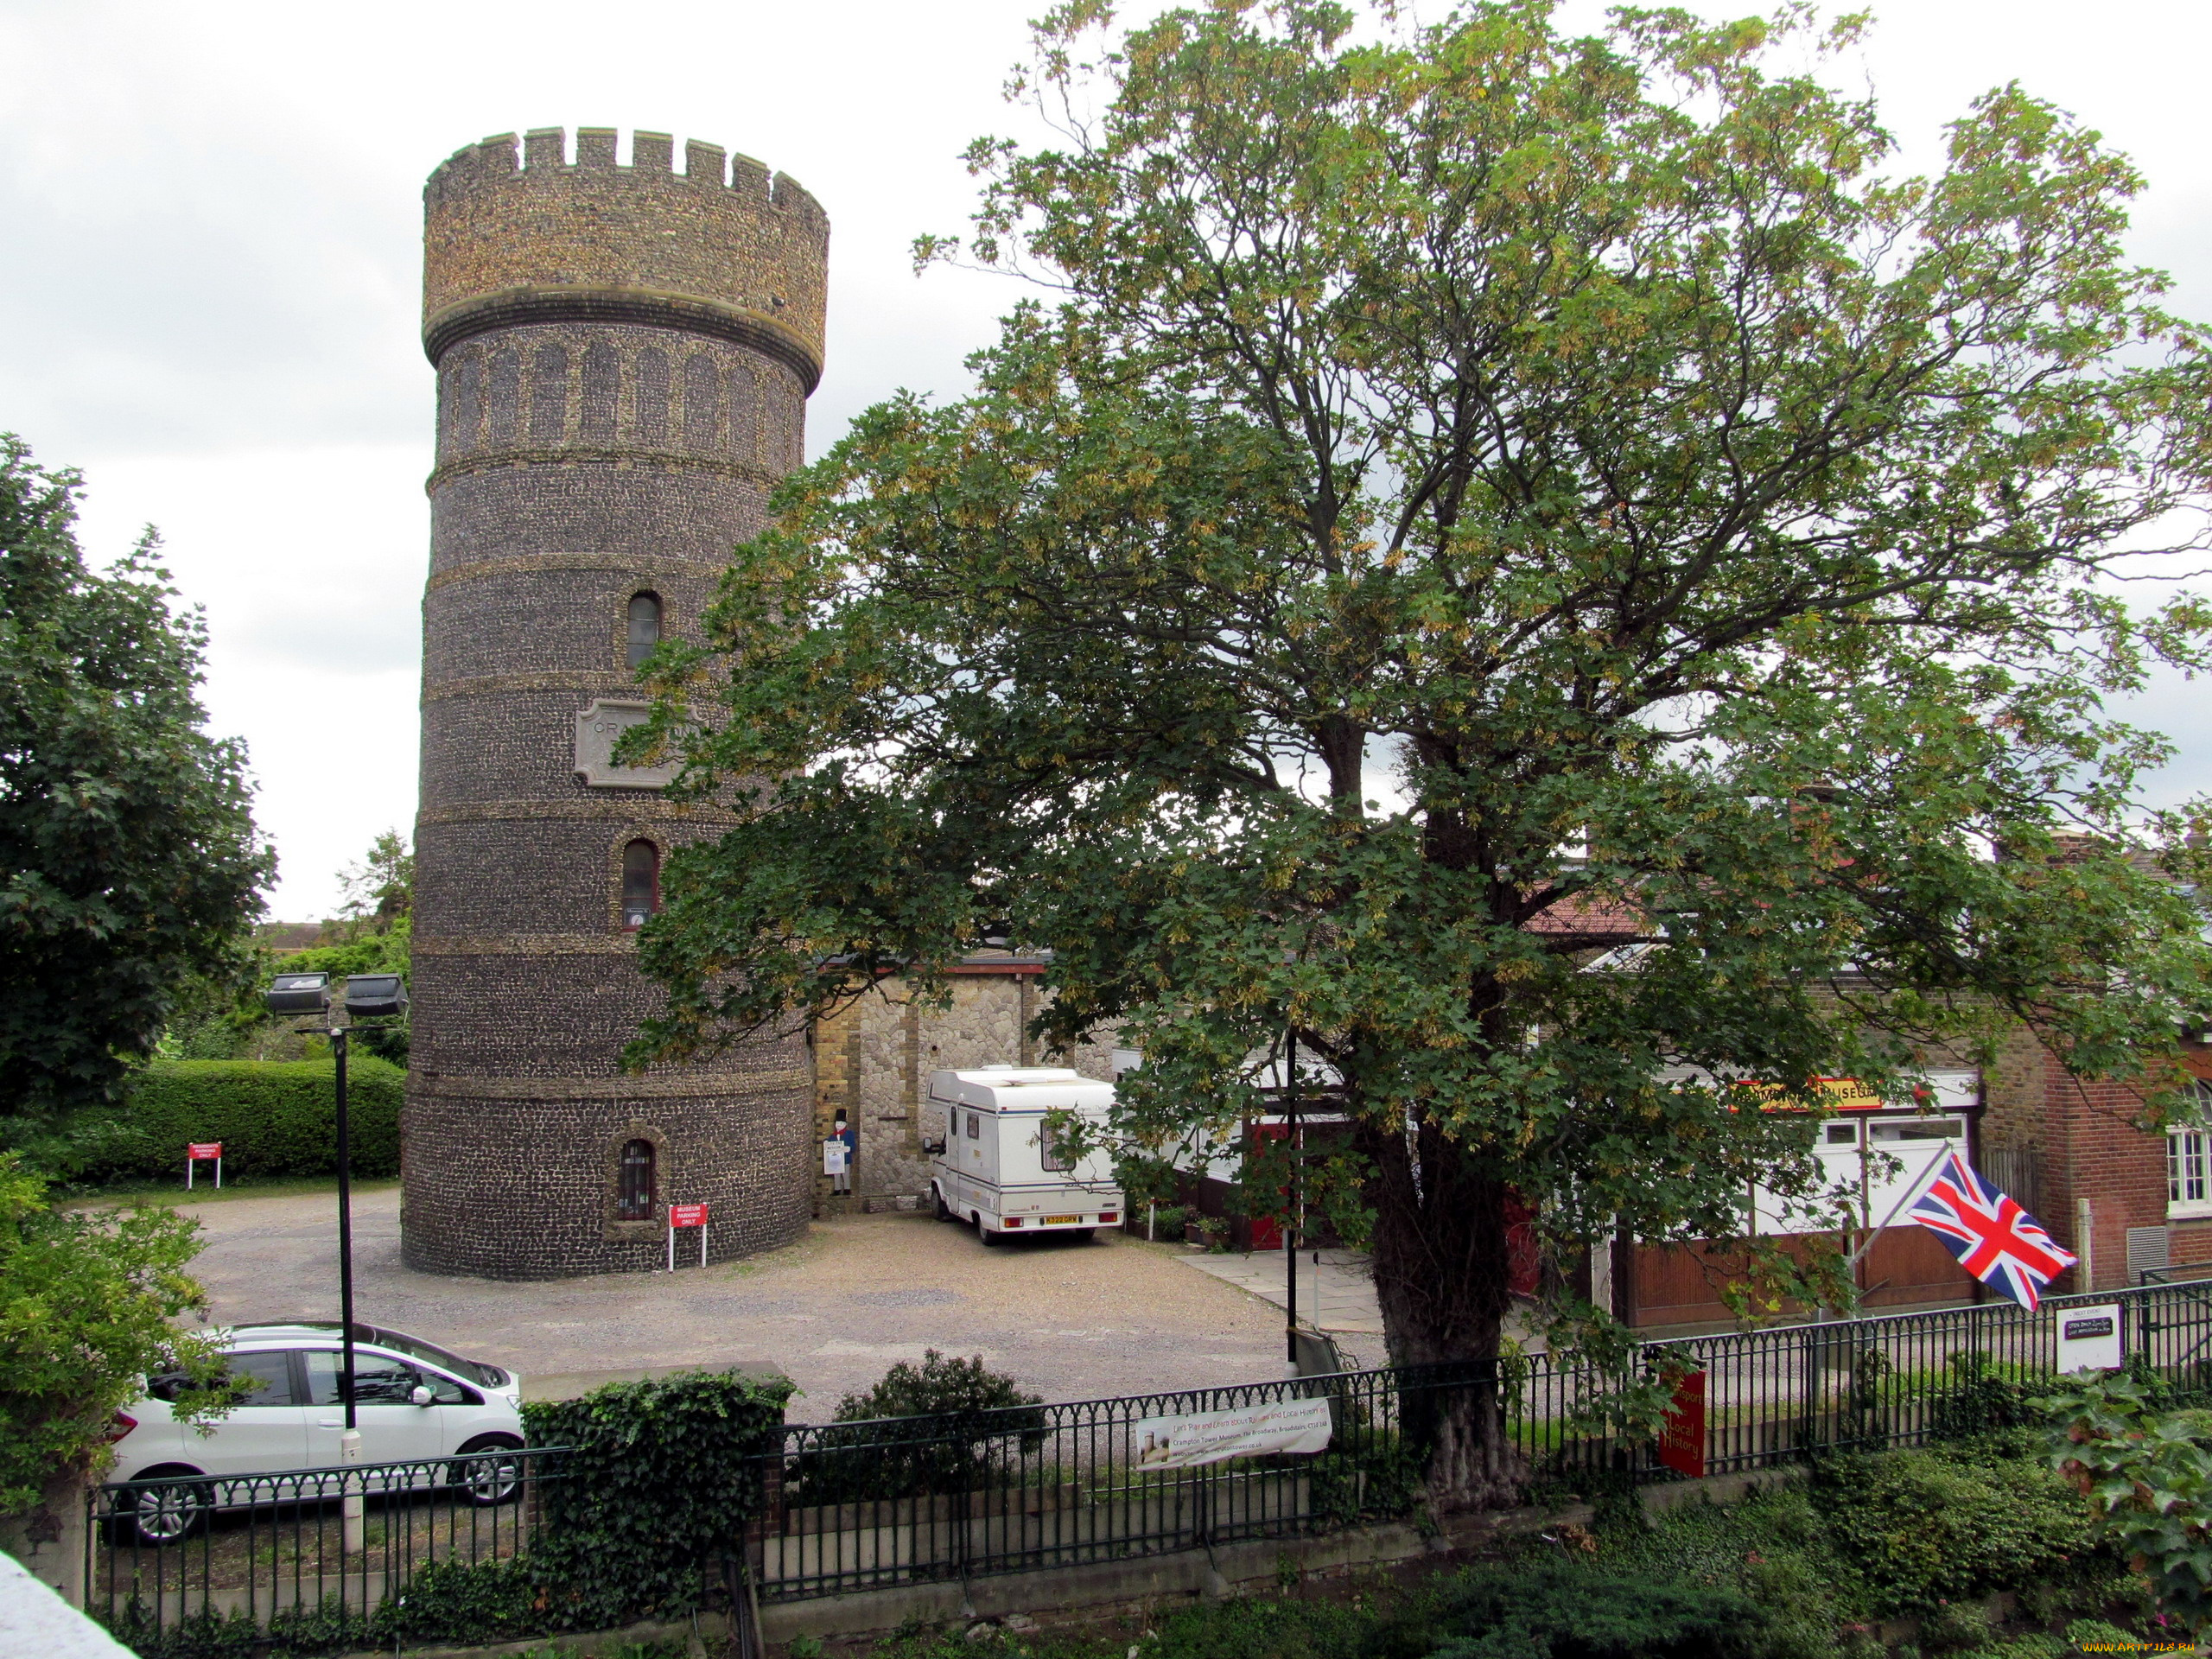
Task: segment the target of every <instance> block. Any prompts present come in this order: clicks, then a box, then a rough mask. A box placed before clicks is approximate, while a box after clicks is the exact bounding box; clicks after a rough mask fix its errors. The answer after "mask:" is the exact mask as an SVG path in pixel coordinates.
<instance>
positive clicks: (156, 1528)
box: [114, 1464, 215, 1549]
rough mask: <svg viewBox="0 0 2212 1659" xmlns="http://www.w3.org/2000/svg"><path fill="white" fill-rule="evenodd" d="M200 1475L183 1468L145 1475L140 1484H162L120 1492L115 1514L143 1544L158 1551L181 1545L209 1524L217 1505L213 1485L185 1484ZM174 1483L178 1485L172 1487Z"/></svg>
mask: <svg viewBox="0 0 2212 1659" xmlns="http://www.w3.org/2000/svg"><path fill="white" fill-rule="evenodd" d="M199 1473H200V1471H199V1470H197V1469H194V1468H191V1467H189V1466H188V1465H182V1464H178V1465H172V1466H170V1467H167V1468H160V1469H148V1470H145V1471H142V1472H141V1473H140V1474H139V1476H138V1478H139V1479H140V1480H144V1481H159V1482H160V1483H162V1484H159V1485H153V1486H146V1487H143V1488H142V1487H139V1486H137V1485H136V1484H133V1485H132V1486H131V1487H130V1489H129V1490H127V1491H120V1492H118V1493H117V1494H116V1495H115V1510H114V1515H115V1517H116V1519H117V1521H118V1522H121V1523H125V1524H127V1525H128V1527H129V1529H130V1532H131V1533H133V1534H134V1535H136V1536H137V1540H138V1541H139V1542H140V1543H142V1544H149V1545H151V1546H152V1547H153V1548H156V1549H160V1548H165V1547H167V1546H168V1545H170V1544H181V1543H182V1542H183V1541H185V1540H186V1539H188V1538H189V1537H191V1536H192V1535H193V1534H194V1533H195V1532H197V1531H199V1530H200V1528H201V1527H203V1526H205V1525H206V1524H207V1511H208V1510H211V1509H213V1507H214V1503H215V1495H214V1484H213V1482H212V1481H194V1482H193V1484H189V1485H187V1484H183V1483H184V1482H185V1480H186V1479H187V1478H188V1477H190V1476H194V1475H197V1474H199ZM172 1482H175V1483H176V1484H170V1483H172Z"/></svg>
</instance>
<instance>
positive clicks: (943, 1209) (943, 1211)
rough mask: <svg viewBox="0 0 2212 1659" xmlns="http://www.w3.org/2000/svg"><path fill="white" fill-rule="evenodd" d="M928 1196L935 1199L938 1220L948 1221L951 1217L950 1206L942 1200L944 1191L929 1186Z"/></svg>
mask: <svg viewBox="0 0 2212 1659" xmlns="http://www.w3.org/2000/svg"><path fill="white" fill-rule="evenodd" d="M930 1196H931V1198H935V1199H936V1200H937V1218H938V1220H939V1221H950V1220H951V1219H952V1206H951V1205H949V1204H947V1203H946V1202H945V1201H944V1192H941V1191H939V1190H938V1188H936V1187H931V1189H930Z"/></svg>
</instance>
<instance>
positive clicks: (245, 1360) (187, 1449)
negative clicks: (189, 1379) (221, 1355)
mask: <svg viewBox="0 0 2212 1659" xmlns="http://www.w3.org/2000/svg"><path fill="white" fill-rule="evenodd" d="M226 1365H227V1367H228V1370H229V1374H230V1376H231V1378H232V1382H233V1383H234V1384H236V1385H237V1386H238V1387H239V1388H241V1389H245V1390H247V1392H246V1393H245V1395H244V1397H243V1398H241V1399H240V1400H239V1402H238V1404H237V1405H235V1406H233V1407H232V1408H231V1409H230V1410H229V1411H228V1412H226V1413H225V1414H224V1415H223V1416H221V1417H219V1418H218V1419H217V1420H216V1421H214V1422H213V1423H212V1424H211V1425H209V1427H208V1432H207V1433H206V1434H205V1435H202V1434H200V1433H199V1432H198V1431H197V1430H194V1429H192V1428H186V1429H184V1430H183V1431H182V1434H181V1440H182V1442H183V1447H184V1452H183V1455H184V1458H185V1459H186V1460H187V1461H188V1462H191V1463H194V1464H197V1465H199V1466H200V1468H202V1469H205V1470H206V1471H207V1472H208V1473H209V1474H211V1475H259V1474H267V1473H269V1472H270V1471H274V1470H278V1469H298V1468H301V1467H302V1466H304V1465H305V1464H306V1462H307V1451H308V1431H307V1413H306V1412H305V1411H303V1410H302V1409H301V1408H300V1406H299V1404H298V1402H296V1400H295V1398H294V1396H293V1393H292V1367H291V1361H290V1357H289V1355H286V1354H284V1353H282V1352H248V1353H232V1354H231V1355H230V1356H229V1357H228V1359H227V1360H226ZM163 1381H164V1382H166V1381H168V1379H166V1378H165V1379H163Z"/></svg>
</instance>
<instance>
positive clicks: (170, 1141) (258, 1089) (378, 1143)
mask: <svg viewBox="0 0 2212 1659" xmlns="http://www.w3.org/2000/svg"><path fill="white" fill-rule="evenodd" d="M406 1075H407V1074H406V1073H405V1072H404V1071H401V1070H400V1069H399V1068H398V1067H397V1066H396V1065H391V1064H389V1063H388V1062H386V1061H384V1060H379V1059H376V1058H372V1056H369V1055H365V1054H355V1055H353V1056H351V1057H350V1058H349V1059H348V1061H347V1063H346V1108H347V1109H346V1116H347V1118H348V1120H349V1122H348V1126H347V1127H348V1128H349V1129H350V1131H351V1136H352V1141H353V1173H354V1174H356V1175H360V1176H369V1177H374V1176H385V1175H397V1173H399V1106H400V1099H401V1096H402V1095H403V1093H404V1090H405V1085H406ZM72 1141H73V1151H74V1153H75V1154H76V1156H75V1159H74V1160H73V1161H76V1162H77V1163H78V1164H79V1172H80V1173H79V1179H84V1180H88V1181H125V1180H134V1179H145V1178H147V1177H149V1176H150V1177H154V1178H156V1179H161V1178H165V1177H170V1176H175V1177H178V1178H180V1179H181V1176H182V1174H183V1165H184V1148H185V1145H186V1143H187V1142H188V1141H221V1142H222V1143H223V1174H224V1177H225V1178H226V1179H228V1178H230V1177H231V1176H233V1175H328V1174H334V1173H336V1171H337V1168H338V1107H337V1101H336V1097H335V1093H334V1080H333V1076H332V1065H331V1062H329V1061H328V1060H289V1061H276V1060H157V1061H156V1062H155V1063H154V1064H153V1065H149V1066H148V1067H147V1068H146V1069H145V1070H144V1071H142V1072H140V1073H139V1074H138V1075H137V1077H136V1078H135V1079H134V1081H133V1083H132V1086H131V1089H130V1099H129V1102H128V1103H127V1104H126V1106H125V1107H124V1110H123V1112H122V1113H121V1114H120V1115H118V1116H115V1117H113V1118H108V1119H104V1120H96V1121H95V1122H92V1123H89V1124H86V1125H85V1126H83V1127H82V1128H79V1130H78V1131H77V1132H76V1134H75V1135H73V1137H72Z"/></svg>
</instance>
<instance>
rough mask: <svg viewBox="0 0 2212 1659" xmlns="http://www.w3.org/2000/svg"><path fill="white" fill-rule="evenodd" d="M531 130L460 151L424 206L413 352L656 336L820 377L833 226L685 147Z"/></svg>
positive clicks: (792, 193) (651, 135)
mask: <svg viewBox="0 0 2212 1659" xmlns="http://www.w3.org/2000/svg"><path fill="white" fill-rule="evenodd" d="M615 139H616V133H615V130H614V129H613V128H612V127H580V128H578V129H577V130H576V134H575V160H574V161H570V160H569V158H568V136H567V134H566V132H565V131H564V130H563V129H562V128H559V127H540V128H536V129H533V130H531V131H530V132H528V133H526V134H524V136H523V137H522V139H521V141H520V142H519V143H518V142H517V140H516V137H515V135H514V134H512V133H501V134H499V135H498V136H497V137H491V138H486V139H485V140H483V141H482V142H481V143H474V144H471V145H469V146H468V147H467V148H466V149H461V150H457V151H455V152H454V155H453V156H452V157H451V158H450V159H448V160H447V161H445V162H442V163H441V164H440V165H439V167H438V168H437V170H436V171H435V172H434V173H432V174H431V175H430V180H429V185H428V186H427V187H426V188H424V191H423V217H424V226H423V347H424V349H425V350H426V351H428V352H429V354H430V360H431V361H432V362H433V363H435V362H436V361H437V359H439V358H440V357H442V355H443V354H444V353H445V352H446V351H447V350H448V348H449V347H450V346H453V345H454V343H455V342H456V341H459V340H466V339H467V338H468V337H469V336H470V335H472V334H480V333H481V332H483V331H484V330H486V329H488V328H497V327H507V326H510V325H512V324H515V323H520V322H531V321H553V320H556V319H570V320H575V319H587V320H591V321H610V322H613V321H626V322H641V323H652V324H658V325H663V326H673V327H683V328H688V329H691V330H693V331H695V332H699V333H704V334H715V335H719V336H721V337H722V338H725V339H729V340H736V341H739V342H740V343H741V344H744V345H747V346H752V347H753V349H755V350H758V351H760V352H764V353H766V354H768V355H769V356H771V357H774V358H777V359H781V360H782V361H784V362H785V363H787V364H789V365H791V368H792V369H793V371H794V372H797V373H798V376H799V378H800V380H801V381H802V382H803V383H804V385H805V386H806V388H807V389H808V390H809V391H811V390H812V389H813V387H814V385H815V383H816V382H817V381H818V380H819V379H820V378H821V376H822V325H823V303H824V296H825V288H826V284H827V278H828V266H829V218H828V216H827V215H826V214H824V213H823V211H822V208H821V206H820V204H818V203H817V201H816V200H814V198H813V197H812V196H810V195H809V194H807V193H806V192H805V191H804V189H802V188H799V185H798V181H796V180H794V179H792V178H791V177H790V176H789V175H785V174H777V175H773V176H771V175H770V174H769V171H768V169H767V168H766V167H764V166H763V165H761V163H760V162H756V161H754V160H753V158H752V157H751V156H730V155H728V154H727V153H726V152H725V151H724V150H723V149H722V148H721V146H720V145H719V144H708V143H699V142H697V141H696V140H694V141H692V142H690V143H686V144H685V145H684V147H683V150H684V154H683V171H681V172H678V171H677V170H676V155H675V148H676V147H675V141H674V140H673V139H672V138H671V137H670V136H669V135H668V134H666V133H664V132H639V133H636V134H635V135H633V137H632V140H631V160H630V162H629V163H628V164H627V165H622V164H620V163H619V162H617V161H616V159H615V157H616V149H615Z"/></svg>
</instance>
